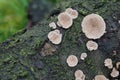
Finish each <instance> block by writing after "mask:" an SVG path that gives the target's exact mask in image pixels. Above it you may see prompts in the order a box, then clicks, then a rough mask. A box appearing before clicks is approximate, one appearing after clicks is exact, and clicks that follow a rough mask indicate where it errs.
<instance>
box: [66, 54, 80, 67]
mask: <svg viewBox="0 0 120 80" xmlns="http://www.w3.org/2000/svg"><path fill="white" fill-rule="evenodd" d="M67 64H68V66H69V67H75V66H76V65H77V64H78V59H77V57H76V56H75V55H70V56H68V58H67Z"/></svg>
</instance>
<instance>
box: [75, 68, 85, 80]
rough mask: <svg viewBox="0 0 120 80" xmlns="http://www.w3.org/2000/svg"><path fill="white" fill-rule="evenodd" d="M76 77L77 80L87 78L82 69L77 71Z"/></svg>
mask: <svg viewBox="0 0 120 80" xmlns="http://www.w3.org/2000/svg"><path fill="white" fill-rule="evenodd" d="M75 78H76V80H85V75H84V73H83V71H82V70H76V71H75Z"/></svg>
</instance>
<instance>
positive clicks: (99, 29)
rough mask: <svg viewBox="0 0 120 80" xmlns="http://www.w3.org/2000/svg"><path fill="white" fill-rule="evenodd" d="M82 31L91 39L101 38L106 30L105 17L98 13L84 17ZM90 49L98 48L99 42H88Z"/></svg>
mask: <svg viewBox="0 0 120 80" xmlns="http://www.w3.org/2000/svg"><path fill="white" fill-rule="evenodd" d="M81 26H82V31H83V33H84V34H85V36H86V37H87V38H89V39H99V38H101V37H102V36H103V35H104V33H105V32H106V31H105V30H106V24H105V21H104V19H103V18H102V17H101V16H100V15H98V14H89V15H87V16H85V17H84V19H83V21H82V23H81ZM86 46H87V49H88V50H89V51H93V50H97V49H98V44H97V43H96V42H94V41H92V40H90V41H88V42H87V43H86Z"/></svg>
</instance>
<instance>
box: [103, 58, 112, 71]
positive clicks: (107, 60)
mask: <svg viewBox="0 0 120 80" xmlns="http://www.w3.org/2000/svg"><path fill="white" fill-rule="evenodd" d="M104 64H105V66H107V67H108V68H109V69H112V68H113V64H112V60H111V59H109V58H107V59H105V61H104Z"/></svg>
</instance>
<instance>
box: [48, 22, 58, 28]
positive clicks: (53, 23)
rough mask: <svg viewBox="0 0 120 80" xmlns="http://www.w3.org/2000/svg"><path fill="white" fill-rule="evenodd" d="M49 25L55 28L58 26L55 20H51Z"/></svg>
mask: <svg viewBox="0 0 120 80" xmlns="http://www.w3.org/2000/svg"><path fill="white" fill-rule="evenodd" d="M49 26H50V27H51V28H53V29H55V28H56V27H57V26H56V24H55V22H51V23H50V24H49Z"/></svg>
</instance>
